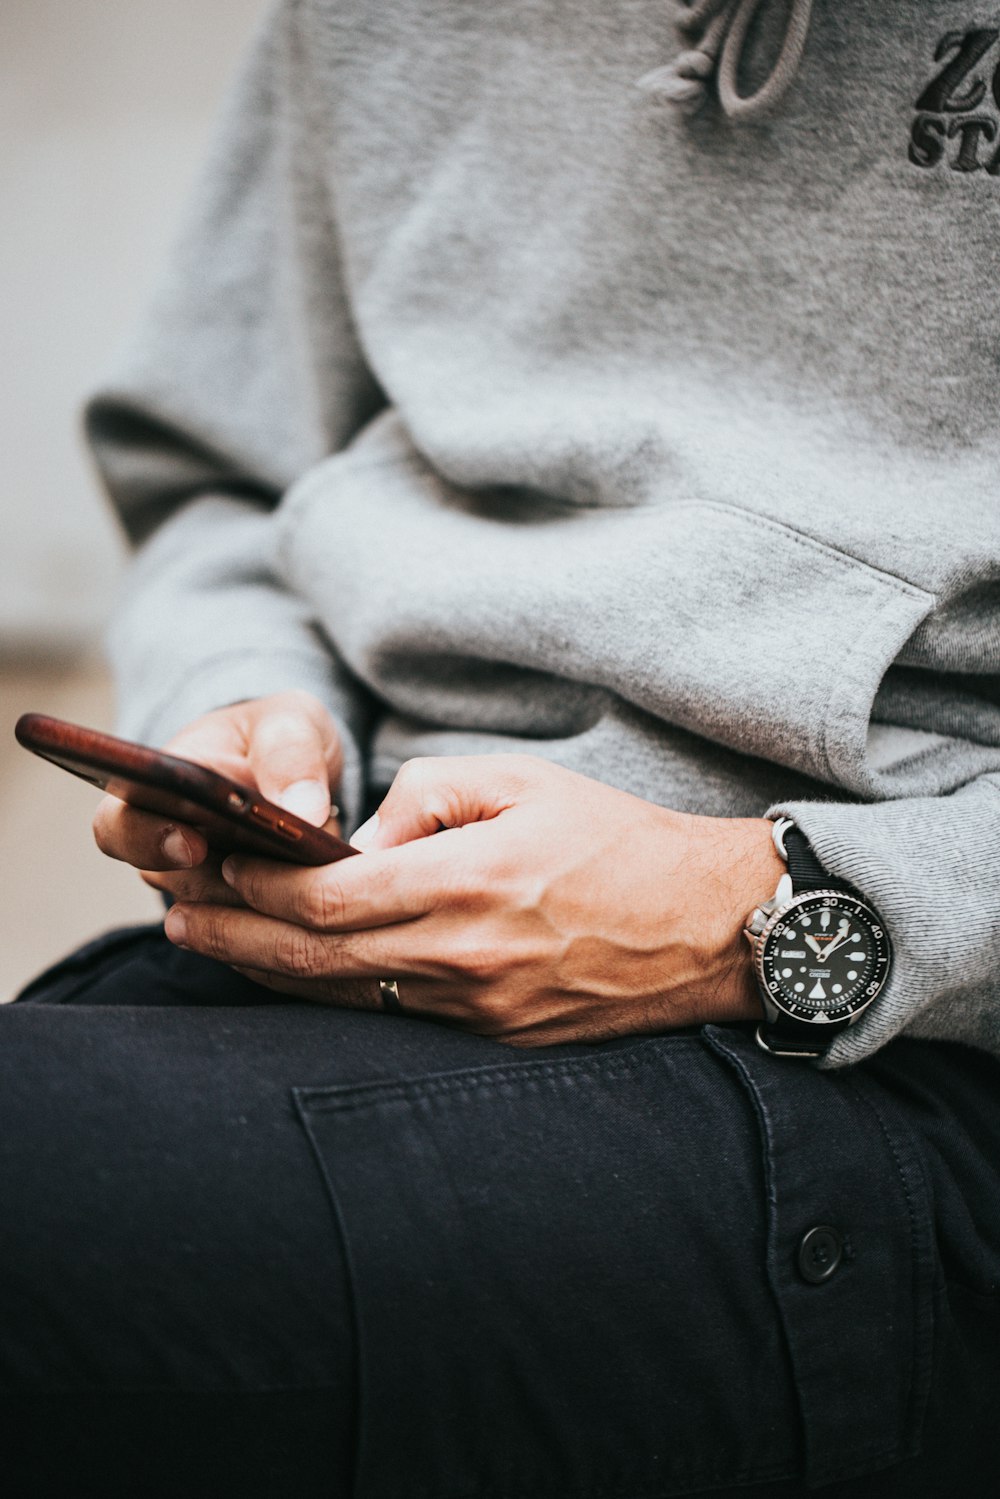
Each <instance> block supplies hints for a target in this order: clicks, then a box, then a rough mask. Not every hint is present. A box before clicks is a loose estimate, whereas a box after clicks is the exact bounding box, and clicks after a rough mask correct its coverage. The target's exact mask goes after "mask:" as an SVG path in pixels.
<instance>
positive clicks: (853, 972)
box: [847, 968, 858, 980]
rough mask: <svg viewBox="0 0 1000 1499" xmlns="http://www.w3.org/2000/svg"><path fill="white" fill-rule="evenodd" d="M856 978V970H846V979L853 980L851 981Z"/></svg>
mask: <svg viewBox="0 0 1000 1499" xmlns="http://www.w3.org/2000/svg"><path fill="white" fill-rule="evenodd" d="M857 976H858V971H857V969H856V968H849V969H848V970H847V977H848V978H849V979H852V980H853V979H856V978H857Z"/></svg>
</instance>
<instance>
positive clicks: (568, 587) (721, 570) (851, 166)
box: [87, 0, 1000, 1066]
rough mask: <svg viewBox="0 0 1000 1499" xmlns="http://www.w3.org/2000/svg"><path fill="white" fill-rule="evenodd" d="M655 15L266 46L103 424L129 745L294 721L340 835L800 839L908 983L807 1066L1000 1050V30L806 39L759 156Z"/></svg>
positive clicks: (955, 18)
mask: <svg viewBox="0 0 1000 1499" xmlns="http://www.w3.org/2000/svg"><path fill="white" fill-rule="evenodd" d="M969 9H970V11H971V9H974V7H970V8H969ZM677 11H678V7H676V6H671V5H669V4H665V3H664V0H616V3H608V0H575V3H573V4H569V3H568V0H503V3H497V4H483V3H481V0H282V3H279V4H277V5H276V6H274V7H273V8H272V10H271V12H270V14H269V15H268V16H267V17H266V18H265V21H264V23H263V24H262V26H261V28H260V30H259V32H258V34H257V37H256V40H255V42H254V45H253V47H252V49H251V52H250V55H249V57H248V60H247V62H246V65H245V67H244V69H243V71H242V73H241V76H240V77H239V79H238V80H237V82H236V85H235V87H234V89H233V91H232V93H231V95H230V97H229V100H228V103H227V105H226V107H225V110H224V115H223V119H222V121H221V124H220V129H219V133H218V136H217V139H216V142H215V146H214V149H213V151H212V154H211V158H210V160H209V162H208V164H207V168H206V171H205V174H204V176H203V178H202V181H201V183H200V187H199V189H198V191H197V193H196V196H195V200H194V202H193V204H192V208H191V211H190V214H189V216H188V218H187V221H186V225H185V227H184V229H183V232H182V233H181V235H180V238H179V241H178V244H177V246H176V249H175V252H174V254H173V257H172V260H171V262H170V264H169V267H168V268H167V272H166V275H165V277H164V279H163V281H162V284H161V286H160V289H159V292H158V294H157V296H156V298H155V299H154V302H153V305H152V307H151V308H150V311H149V314H148V316H147V318H146V320H145V322H144V324H143V326H142V327H141V328H140V329H139V330H138V333H137V336H136V338H135V340H134V341H133V343H132V345H131V347H130V348H129V349H128V351H127V352H126V353H125V354H124V355H123V357H122V358H121V360H120V362H119V366H118V368H117V370H116V371H115V372H114V374H113V376H112V377H111V378H110V379H109V381H108V384H107V387H106V388H105V389H104V390H103V391H102V392H101V393H100V394H99V395H97V396H96V397H95V398H94V399H93V400H92V402H91V403H90V406H89V408H88V413H87V422H88V431H89V436H90V440H91V442H92V444H93V447H94V450H95V453H96V456H97V459H98V462H99V464H100V466H101V468H102V470H103V473H104V475H105V478H106V482H107V485H108V487H109V490H110V493H111V495H112V497H113V499H114V501H115V503H116V505H117V507H118V509H119V511H120V514H121V516H122V519H123V521H124V524H125V526H126V528H127V530H128V532H129V534H130V536H131V537H132V539H133V540H134V541H135V542H136V543H137V544H139V545H138V552H137V556H136V559H135V561H134V563H133V566H132V570H131V574H130V577H129V580H128V583H127V587H126V589H125V593H124V597H123V599H122V602H121V606H120V608H119V612H118V616H117V622H116V624H115V626H114V629H113V640H112V653H113V657H114V660H115V663H116V667H117V671H118V674H119V682H120V689H121V701H122V728H123V730H124V731H125V732H127V733H130V734H132V735H135V736H138V737H140V738H143V739H146V740H149V741H154V742H156V741H160V742H162V741H163V740H164V739H166V738H167V737H169V736H170V735H171V734H172V733H174V732H175V731H176V730H177V729H178V728H180V727H181V726H182V725H183V724H184V723H186V722H187V721H189V720H190V719H192V718H193V717H195V716H196V715H198V714H200V713H203V712H205V711H207V710H209V709H211V708H213V707H218V706H220V705H222V704H225V703H228V702H232V701H234V700H237V699H240V698H245V697H250V696H257V695H261V694H266V693H270V692H274V691H278V690H284V689H286V688H289V687H302V688H306V689H308V690H310V691H312V692H315V693H317V694H318V695H319V696H320V697H321V698H323V699H324V701H325V702H326V703H328V704H329V706H330V708H331V709H332V711H333V712H334V714H335V715H336V716H337V718H338V719H339V720H340V722H341V724H342V725H343V728H344V733H345V738H346V740H347V745H348V769H347V773H346V776H345V784H344V787H343V788H342V796H343V797H344V798H345V799H346V801H347V804H348V806H349V808H350V815H351V817H352V818H355V819H356V818H357V817H358V816H359V815H360V811H361V807H362V805H363V802H364V799H365V797H366V796H368V797H370V796H371V795H373V794H377V793H378V792H379V791H380V790H381V789H382V788H384V787H385V786H387V785H388V783H389V782H390V781H391V779H392V776H393V774H394V772H395V771H396V769H397V768H398V767H399V765H400V763H401V762H402V761H403V760H404V759H406V758H408V757H410V756H413V755H447V754H454V753H489V752H491V751H511V750H515V751H522V752H528V753H531V754H535V755H542V756H545V757H547V758H549V759H552V760H555V761H558V762H559V763H561V764H564V765H567V766H571V767H573V768H574V769H576V770H579V771H582V772H584V773H585V774H587V775H591V776H594V777H597V778H599V779H600V780H603V781H606V782H609V783H611V784H614V785H616V786H620V787H623V788H625V789H627V790H629V791H632V792H634V793H636V794H638V795H639V796H641V797H644V798H647V799H648V800H650V801H652V802H657V803H660V804H663V805H669V806H672V807H676V808H679V809H681V810H685V811H692V812H699V813H707V814H712V815H717V816H721V817H726V816H748V815H764V814H766V813H769V812H770V813H772V814H773V813H776V812H777V811H778V810H779V809H780V810H781V811H782V812H785V813H787V814H788V815H789V816H791V817H793V818H794V819H795V820H796V821H797V822H798V823H799V825H800V826H801V827H802V829H803V831H804V832H805V833H806V835H807V836H808V837H809V839H810V840H811V842H812V844H813V846H814V848H815V850H816V852H817V855H818V857H819V858H820V860H821V861H822V863H823V864H824V865H825V866H826V867H827V868H828V869H829V870H830V871H831V873H832V874H834V875H835V876H841V877H843V878H844V879H846V880H848V881H850V882H852V883H853V884H854V885H856V886H857V887H859V888H860V890H861V891H862V892H863V893H864V894H865V895H866V896H867V897H868V899H869V900H870V901H871V902H872V903H873V904H874V905H875V906H876V907H877V909H878V910H879V911H880V912H881V914H882V916H883V918H884V920H885V922H886V923H887V926H888V929H889V931H890V934H891V937H892V941H893V944H894V948H895V968H894V972H893V975H892V978H891V980H890V983H889V985H888V987H887V988H886V990H885V991H884V993H883V995H882V996H881V997H880V999H879V1000H878V1001H877V1003H876V1004H875V1005H874V1006H873V1007H872V1008H871V1009H870V1010H869V1011H868V1012H867V1013H866V1014H864V1016H863V1017H862V1019H861V1020H860V1021H859V1022H858V1024H857V1025H856V1026H854V1027H853V1028H852V1029H851V1030H849V1031H847V1032H846V1033H844V1034H843V1035H842V1036H840V1037H838V1038H837V1039H836V1040H835V1041H834V1042H833V1043H832V1045H831V1046H830V1047H829V1049H828V1053H827V1055H826V1057H825V1058H824V1064H825V1065H830V1066H840V1065H844V1064H847V1063H851V1062H855V1061H857V1060H859V1059H860V1058H862V1057H864V1056H865V1055H867V1054H870V1053H871V1052H873V1051H874V1050H875V1049H877V1048H878V1047H879V1046H881V1045H882V1044H884V1043H885V1042H886V1041H888V1040H889V1039H890V1038H892V1037H893V1036H895V1035H898V1034H899V1033H901V1032H904V1031H905V1032H906V1033H907V1034H909V1035H912V1036H921V1037H934V1038H946V1039H952V1040H959V1041H964V1042H967V1043H970V1044H972V1045H975V1046H980V1047H984V1048H988V1049H990V1050H992V1051H994V1052H997V1053H1000V498H998V460H1000V379H998V373H1000V315H998V314H1000V307H998V294H997V290H996V288H997V287H998V286H1000V233H998V229H1000V151H998V149H997V146H998V144H1000V143H998V142H997V136H998V125H1000V107H998V104H997V102H996V101H997V99H1000V81H998V80H1000V74H995V73H994V69H996V68H997V66H998V64H1000V40H998V30H1000V16H998V17H997V20H996V25H995V27H993V28H989V27H987V26H986V25H985V24H984V23H983V24H978V25H977V27H976V28H974V27H973V26H972V20H971V19H970V17H968V16H966V12H965V10H964V9H962V7H959V9H958V12H957V11H956V6H955V4H954V0H922V3H916V0H880V3H878V4H875V3H872V0H820V3H818V4H817V6H816V7H815V9H814V12H813V18H812V23H811V26H810V27H809V30H808V34H807V35H806V36H805V39H804V41H805V45H804V49H803V51H802V55H801V59H800V60H798V66H797V69H796V68H795V67H794V66H792V67H790V68H789V67H786V69H785V76H784V77H783V78H782V79H781V80H779V81H780V82H782V84H783V86H784V85H787V91H786V92H785V93H784V96H783V97H782V98H781V99H780V100H779V101H777V102H776V103H775V104H774V106H773V108H772V109H771V111H770V112H769V113H767V114H763V115H761V114H760V113H757V114H753V113H751V115H750V117H749V118H747V119H742V118H740V117H731V115H730V114H728V113H727V112H726V111H725V110H724V109H723V108H722V107H721V106H720V103H719V99H718V94H717V92H715V89H714V85H713V84H712V82H711V79H709V82H708V89H709V94H710V97H708V99H707V101H706V102H705V103H704V105H703V107H702V108H701V109H700V110H699V111H698V112H697V113H693V114H692V113H688V112H685V111H684V110H683V109H680V108H677V107H676V104H671V103H670V102H669V100H668V95H669V93H670V90H669V89H663V88H657V87H656V86H652V87H651V86H650V84H649V80H648V79H646V75H648V74H649V73H650V71H651V70H652V71H653V75H654V76H653V84H654V85H656V83H657V80H659V79H661V75H662V70H663V65H665V64H669V63H670V61H671V59H672V58H675V57H676V55H677V53H678V51H679V50H680V48H681V47H682V46H683V45H684V44H683V42H682V41H681V40H680V37H679V33H678V31H677V28H676V25H675V21H676V16H677ZM959 12H960V13H959ZM785 14H786V10H785V7H783V6H780V5H779V6H773V5H769V6H766V7H764V8H763V10H762V12H760V13H759V14H758V17H757V21H756V22H755V23H754V25H753V26H752V27H751V30H750V33H749V36H748V37H747V39H746V44H745V46H744V48H743V52H742V57H741V59H740V74H739V76H740V79H741V80H742V81H741V87H742V88H743V89H744V91H745V92H751V91H752V90H753V89H754V88H755V87H756V85H757V84H758V83H760V82H762V81H766V79H767V77H768V75H769V72H770V69H771V66H772V61H773V57H774V55H775V52H776V50H777V47H778V45H780V43H781V40H782V35H783V28H784V24H785V23H784V19H783V18H784V16H785ZM967 20H968V21H969V27H968V29H967V30H966V31H962V29H961V27H959V22H962V23H964V22H965V21H967ZM956 27H959V29H958V31H956ZM948 33H951V36H950V38H948V39H947V40H945V41H942V39H943V38H945V37H946V34H948ZM970 37H972V38H973V41H972V42H970V41H969V38H970ZM695 40H697V38H695ZM936 54H937V56H938V61H935V55H936ZM974 54H975V55H974ZM970 59H971V61H970ZM795 61H796V59H794V58H793V59H792V63H793V64H794V63H795ZM949 69H950V71H948V70H949ZM695 71H697V70H695ZM640 79H646V83H645V85H644V86H643V87H637V81H638V80H640ZM623 857H627V851H626V852H625V853H623ZM770 893H771V892H769V891H762V892H761V895H762V897H763V896H766V895H769V894H770Z"/></svg>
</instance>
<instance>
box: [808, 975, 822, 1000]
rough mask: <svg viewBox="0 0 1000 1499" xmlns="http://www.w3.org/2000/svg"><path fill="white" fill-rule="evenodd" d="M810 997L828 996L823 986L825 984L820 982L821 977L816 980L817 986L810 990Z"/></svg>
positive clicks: (820, 997)
mask: <svg viewBox="0 0 1000 1499" xmlns="http://www.w3.org/2000/svg"><path fill="white" fill-rule="evenodd" d="M809 998H810V999H825V998H826V990H825V989H824V988H823V985H822V984H821V983H820V981H819V979H817V980H816V984H815V987H814V988H812V989H810V990H809Z"/></svg>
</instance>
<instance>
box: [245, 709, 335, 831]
mask: <svg viewBox="0 0 1000 1499" xmlns="http://www.w3.org/2000/svg"><path fill="white" fill-rule="evenodd" d="M341 758H342V756H341V750H340V741H339V738H338V735H337V730H336V728H335V726H334V723H333V720H332V719H331V718H330V717H329V715H328V714H327V713H326V712H325V711H324V712H323V713H322V714H317V715H316V716H315V717H313V716H312V715H310V714H309V713H306V712H305V711H304V710H303V709H301V708H298V707H281V708H274V709H272V710H270V711H269V712H267V713H264V714H262V715H261V717H260V718H259V719H257V721H256V722H255V723H254V725H253V728H252V730H251V733H250V743H249V760H250V768H251V770H252V771H253V774H254V779H255V780H256V782H257V785H258V787H259V788H260V791H261V793H262V794H263V795H264V796H266V797H267V799H268V801H272V802H276V803H277V805H278V806H279V807H284V808H285V810H286V811H288V812H294V813H295V814H296V815H297V816H298V817H301V818H303V819H304V820H305V821H306V822H311V823H312V824H313V825H314V826H315V827H322V826H323V824H324V823H325V822H326V821H327V819H328V818H329V816H330V784H331V781H332V780H335V779H338V778H339V776H340V768H341Z"/></svg>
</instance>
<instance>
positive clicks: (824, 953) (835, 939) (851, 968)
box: [757, 890, 892, 1021]
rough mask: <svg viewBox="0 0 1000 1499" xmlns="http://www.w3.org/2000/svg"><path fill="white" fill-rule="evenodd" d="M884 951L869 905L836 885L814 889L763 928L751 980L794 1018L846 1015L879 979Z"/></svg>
mask: <svg viewBox="0 0 1000 1499" xmlns="http://www.w3.org/2000/svg"><path fill="white" fill-rule="evenodd" d="M891 958H892V949H891V948H890V945H889V938H888V936H887V935H886V932H885V929H884V928H883V926H882V923H881V921H880V920H879V917H878V916H877V914H876V913H875V912H874V911H873V910H872V908H871V906H869V905H866V904H865V902H864V901H863V900H859V899H858V897H857V896H854V895H848V894H847V893H846V892H844V891H842V890H813V891H809V892H808V893H807V894H805V895H799V896H796V897H794V899H793V900H792V901H791V902H790V904H789V905H787V906H785V907H784V908H783V909H782V910H780V911H777V912H776V913H775V915H774V916H772V918H771V920H770V921H769V922H768V924H767V926H766V927H765V928H764V930H763V932H762V933H761V940H760V943H759V945H758V949H757V979H758V982H759V983H760V985H761V988H762V989H763V990H764V992H765V993H766V994H767V996H768V998H769V999H770V1000H771V1001H772V1002H773V1003H774V1004H776V1005H777V1006H778V1008H779V1009H781V1010H783V1011H784V1012H785V1013H786V1014H787V1015H792V1016H794V1017H795V1018H796V1019H797V1020H817V1021H825V1020H848V1019H850V1018H851V1016H852V1015H856V1014H857V1012H858V1011H859V1010H863V1009H864V1007H865V1006H866V1005H868V1004H870V1003H871V1001H872V1000H873V999H874V998H875V996H876V995H877V994H878V992H879V990H880V989H881V988H882V986H883V985H884V984H885V981H886V979H887V978H888V976H889V965H890V962H891Z"/></svg>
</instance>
